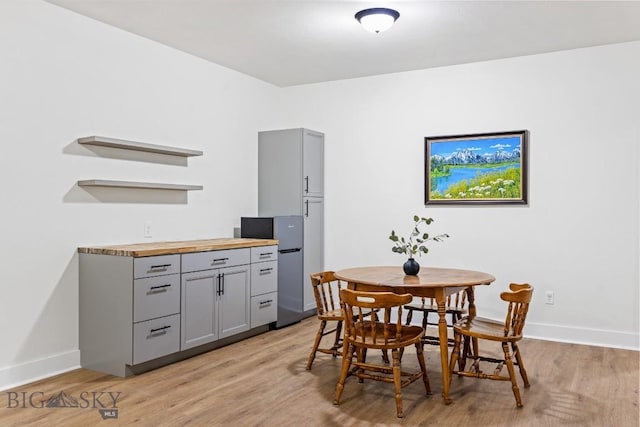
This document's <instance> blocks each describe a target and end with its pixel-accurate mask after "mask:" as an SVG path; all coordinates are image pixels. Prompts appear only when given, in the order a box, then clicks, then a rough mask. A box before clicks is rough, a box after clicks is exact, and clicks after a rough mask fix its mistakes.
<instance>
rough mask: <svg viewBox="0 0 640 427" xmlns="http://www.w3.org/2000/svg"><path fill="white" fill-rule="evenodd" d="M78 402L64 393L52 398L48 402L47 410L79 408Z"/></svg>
mask: <svg viewBox="0 0 640 427" xmlns="http://www.w3.org/2000/svg"><path fill="white" fill-rule="evenodd" d="M78 406H79V404H78V401H77V400H76V399H74V398H73V397H72V396H69V395H67V394H66V393H65V392H64V391H61V392H60V393H58V394H55V395H53V396H51V397H50V398H49V399H48V400H47V408H77V407H78Z"/></svg>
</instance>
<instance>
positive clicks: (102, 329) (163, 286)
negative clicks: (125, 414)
mask: <svg viewBox="0 0 640 427" xmlns="http://www.w3.org/2000/svg"><path fill="white" fill-rule="evenodd" d="M79 273H80V274H79V276H80V290H79V300H80V301H79V303H80V307H79V311H80V362H81V365H82V366H83V367H85V368H88V369H93V370H96V371H101V372H106V373H109V374H112V375H118V376H126V375H128V374H130V372H129V368H128V367H129V366H132V365H136V364H140V363H144V362H146V361H148V360H151V359H155V358H158V357H162V356H165V355H167V354H171V353H174V352H177V351H179V350H180V304H179V301H180V255H163V256H152V257H142V258H133V257H122V256H110V255H99V254H86V253H81V254H80V271H79Z"/></svg>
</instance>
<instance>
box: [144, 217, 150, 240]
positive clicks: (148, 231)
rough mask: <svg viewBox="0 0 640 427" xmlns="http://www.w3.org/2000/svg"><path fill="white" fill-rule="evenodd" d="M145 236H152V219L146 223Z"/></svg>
mask: <svg viewBox="0 0 640 427" xmlns="http://www.w3.org/2000/svg"><path fill="white" fill-rule="evenodd" d="M144 237H151V221H147V222H145V223H144Z"/></svg>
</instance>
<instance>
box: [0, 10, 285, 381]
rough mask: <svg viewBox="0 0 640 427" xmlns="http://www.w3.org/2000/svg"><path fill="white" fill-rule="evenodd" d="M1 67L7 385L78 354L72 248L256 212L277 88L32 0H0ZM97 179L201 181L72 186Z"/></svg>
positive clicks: (1, 327)
mask: <svg viewBox="0 0 640 427" xmlns="http://www.w3.org/2000/svg"><path fill="white" fill-rule="evenodd" d="M0 64H2V65H1V66H0V141H1V144H2V154H1V155H0V180H1V182H2V195H1V197H2V215H1V216H0V218H1V219H0V236H2V245H0V260H1V261H0V263H1V267H2V280H0V287H1V288H2V298H0V331H1V334H2V345H1V347H0V348H1V349H2V350H1V351H0V389H2V388H6V387H8V386H9V385H11V384H15V383H19V382H23V381H25V380H28V379H32V378H36V377H38V376H44V375H50V374H52V373H54V372H56V371H58V370H65V369H69V368H73V367H75V366H77V365H78V363H79V352H78V257H77V254H76V248H77V247H78V246H82V245H103V244H115V243H127V242H140V241H145V240H148V241H163V240H182V239H193V238H207V237H209V238H210V237H230V236H232V234H233V227H234V226H239V222H240V220H239V218H240V216H241V215H255V214H256V213H257V132H258V130H260V129H264V128H266V127H268V124H269V123H270V122H271V121H272V119H271V117H272V116H273V113H271V111H274V110H275V109H276V108H275V105H276V102H277V100H278V89H277V88H275V87H274V86H271V85H268V84H266V83H263V82H260V81H258V80H255V79H253V78H250V77H247V76H244V75H242V74H239V73H236V72H233V71H230V70H228V69H225V68H223V67H219V66H216V65H214V64H211V63H209V62H206V61H204V60H201V59H199V58H196V57H193V56H190V55H187V54H184V53H181V52H179V51H176V50H174V49H171V48H168V47H164V46H162V45H159V44H157V43H154V42H151V41H149V40H146V39H143V38H140V37H137V36H134V35H132V34H129V33H126V32H124V31H121V30H118V29H115V28H112V27H109V26H106V25H103V24H100V23H98V22H96V21H93V20H91V19H88V18H86V17H82V16H79V15H76V14H74V13H72V12H69V11H67V10H65V9H62V8H59V7H57V6H53V5H51V4H48V3H44V2H41V1H39V0H26V1H24V0H11V1H2V2H0ZM89 135H103V136H110V137H119V138H124V139H130V140H137V141H143V142H149V143H156V144H164V145H171V146H178V147H186V148H192V149H198V150H202V151H204V156H202V157H193V158H190V159H189V160H188V165H176V164H167V161H168V160H170V159H167V158H166V157H164V159H159V157H160V158H162V157H163V156H147V157H144V156H142V158H141V159H140V160H142V161H140V160H132V159H133V158H135V157H136V156H137V157H140V156H138V155H136V154H135V153H132V154H131V155H126V156H124V157H126V158H125V159H114V158H110V157H106V156H104V155H98V154H96V153H94V152H93V151H90V150H88V149H86V148H83V147H81V146H78V145H77V143H75V139H76V138H78V137H83V136H89ZM163 160H164V162H163ZM92 178H102V179H115V180H139V181H150V182H167V183H183V184H200V185H203V186H204V190H203V191H193V192H189V193H188V196H186V197H184V194H183V195H182V196H179V197H177V198H176V197H175V195H170V194H161V195H160V197H159V199H158V198H157V197H154V194H155V193H150V192H145V191H134V192H130V191H129V192H126V191H117V190H116V191H114V190H110V191H107V192H95V191H94V192H87V191H85V190H84V189H81V188H79V187H77V186H76V181H77V180H81V179H92ZM96 198H98V199H101V200H107V201H99V200H96ZM109 198H112V199H115V202H114V201H108V200H109ZM154 199H158V200H156V201H154ZM145 221H151V223H152V228H153V237H152V238H151V239H145V238H144V237H143V224H144V222H145Z"/></svg>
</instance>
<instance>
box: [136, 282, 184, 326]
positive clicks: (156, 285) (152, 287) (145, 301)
mask: <svg viewBox="0 0 640 427" xmlns="http://www.w3.org/2000/svg"><path fill="white" fill-rule="evenodd" d="M176 313H180V275H179V274H172V275H170V276H159V277H148V278H145V279H136V280H134V281H133V321H134V322H142V321H143V320H149V319H155V318H156V317H162V316H168V315H170V314H176Z"/></svg>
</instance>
